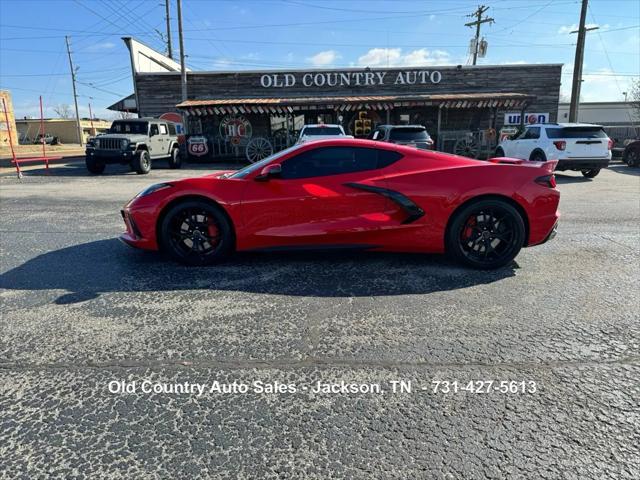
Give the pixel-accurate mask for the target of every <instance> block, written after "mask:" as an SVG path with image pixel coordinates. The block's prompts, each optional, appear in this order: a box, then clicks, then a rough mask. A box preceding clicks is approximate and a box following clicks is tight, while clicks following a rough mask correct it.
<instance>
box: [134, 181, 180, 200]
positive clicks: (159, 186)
mask: <svg viewBox="0 0 640 480" xmlns="http://www.w3.org/2000/svg"><path fill="white" fill-rule="evenodd" d="M170 187H173V185H171V184H170V183H156V184H155V185H151V186H150V187H147V188H145V189H144V190H143V191H141V192H140V193H139V194H138V195H136V198H138V197H146V196H147V195H151V194H152V193H153V192H157V191H158V190H162V189H164V188H170Z"/></svg>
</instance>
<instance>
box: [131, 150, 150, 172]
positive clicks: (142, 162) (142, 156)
mask: <svg viewBox="0 0 640 480" xmlns="http://www.w3.org/2000/svg"><path fill="white" fill-rule="evenodd" d="M132 165H133V169H134V170H135V172H136V173H137V174H140V175H145V174H147V173H149V172H150V171H151V156H150V155H149V152H147V151H146V150H140V151H139V152H138V153H137V154H136V156H135V157H133V161H132Z"/></svg>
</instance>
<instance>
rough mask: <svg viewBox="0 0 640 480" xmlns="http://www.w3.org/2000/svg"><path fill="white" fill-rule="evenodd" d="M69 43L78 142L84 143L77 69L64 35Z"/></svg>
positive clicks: (68, 48) (69, 50)
mask: <svg viewBox="0 0 640 480" xmlns="http://www.w3.org/2000/svg"><path fill="white" fill-rule="evenodd" d="M64 40H65V42H66V43H67V55H68V56H69V69H70V70H71V85H72V86H73V103H74V104H75V106H76V127H77V129H78V143H79V144H80V145H82V127H81V126H80V113H78V94H77V93H76V71H75V69H74V68H73V60H72V59H71V47H70V46H69V37H68V36H65V37H64Z"/></svg>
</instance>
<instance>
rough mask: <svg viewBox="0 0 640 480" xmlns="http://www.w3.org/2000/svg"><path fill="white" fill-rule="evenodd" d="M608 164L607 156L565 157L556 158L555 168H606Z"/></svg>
mask: <svg viewBox="0 0 640 480" xmlns="http://www.w3.org/2000/svg"><path fill="white" fill-rule="evenodd" d="M608 166H609V159H608V158H567V159H560V160H558V165H557V166H556V170H557V171H563V170H593V169H596V168H607V167H608Z"/></svg>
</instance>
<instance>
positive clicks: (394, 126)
mask: <svg viewBox="0 0 640 480" xmlns="http://www.w3.org/2000/svg"><path fill="white" fill-rule="evenodd" d="M378 128H424V129H425V130H426V129H427V127H425V126H424V125H378Z"/></svg>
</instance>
